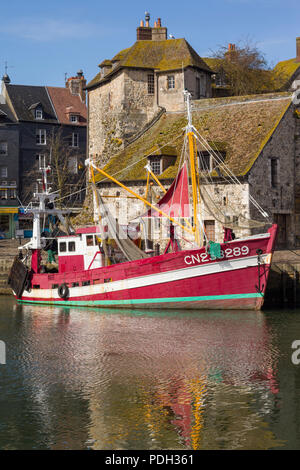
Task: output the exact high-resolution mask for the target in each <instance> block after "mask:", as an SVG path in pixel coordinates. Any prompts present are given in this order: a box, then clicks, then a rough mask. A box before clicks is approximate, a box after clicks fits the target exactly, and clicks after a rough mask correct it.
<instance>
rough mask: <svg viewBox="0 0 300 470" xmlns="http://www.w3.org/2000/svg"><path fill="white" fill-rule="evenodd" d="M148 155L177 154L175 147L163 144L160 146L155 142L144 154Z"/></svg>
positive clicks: (174, 155)
mask: <svg viewBox="0 0 300 470" xmlns="http://www.w3.org/2000/svg"><path fill="white" fill-rule="evenodd" d="M149 155H168V156H173V157H176V156H177V150H176V147H172V146H171V145H164V146H163V147H160V146H159V145H157V144H155V145H153V147H151V149H149V150H148V151H147V153H146V156H149Z"/></svg>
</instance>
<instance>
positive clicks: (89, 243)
mask: <svg viewBox="0 0 300 470" xmlns="http://www.w3.org/2000/svg"><path fill="white" fill-rule="evenodd" d="M86 244H87V246H94V237H93V235H87V236H86Z"/></svg>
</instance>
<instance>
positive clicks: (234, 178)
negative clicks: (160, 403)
mask: <svg viewBox="0 0 300 470" xmlns="http://www.w3.org/2000/svg"><path fill="white" fill-rule="evenodd" d="M199 136H200V138H201V139H202V141H203V142H204V144H203V142H202V145H204V147H205V148H206V150H207V151H208V152H209V153H210V154H211V156H212V157H213V156H215V157H216V158H215V159H216V160H217V162H218V160H219V161H220V158H219V157H218V155H217V154H216V152H214V150H213V149H211V147H210V145H209V143H208V142H207V141H206V140H205V139H204V137H202V136H201V134H200V133H199ZM198 140H199V139H198ZM219 165H220V166H221V168H222V170H223V171H225V172H226V173H227V175H228V176H229V179H230V181H231V182H234V183H236V184H239V185H240V186H242V183H241V182H240V181H239V180H238V178H237V177H236V176H235V175H234V174H233V173H232V172H231V171H230V169H229V168H227V167H226V166H225V165H224V162H223V161H220V163H219ZM249 200H250V201H251V202H252V204H253V205H254V206H255V207H256V208H257V209H258V210H259V212H260V213H261V214H262V215H263V216H264V217H265V214H266V212H265V211H264V210H263V208H262V207H261V206H260V205H259V204H258V202H257V201H256V200H255V199H254V198H253V197H252V196H251V195H250V194H249Z"/></svg>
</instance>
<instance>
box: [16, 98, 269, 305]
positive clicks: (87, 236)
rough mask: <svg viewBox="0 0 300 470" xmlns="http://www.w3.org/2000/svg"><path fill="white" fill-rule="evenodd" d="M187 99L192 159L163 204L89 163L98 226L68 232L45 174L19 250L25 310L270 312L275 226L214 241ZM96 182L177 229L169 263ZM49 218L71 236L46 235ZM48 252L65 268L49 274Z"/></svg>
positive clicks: (19, 277)
mask: <svg viewBox="0 0 300 470" xmlns="http://www.w3.org/2000/svg"><path fill="white" fill-rule="evenodd" d="M185 99H186V103H187V126H186V129H185V137H184V138H185V142H186V146H185V147H186V150H187V155H188V157H187V158H184V159H183V162H182V165H181V166H180V168H179V171H178V174H177V176H176V178H175V180H174V181H173V183H172V184H171V186H170V187H169V189H168V190H166V191H165V194H164V195H163V197H162V198H161V200H160V201H159V202H158V203H157V204H153V203H151V202H149V200H147V199H146V198H143V197H142V196H141V195H139V194H137V193H136V192H134V191H133V190H132V189H130V188H128V187H126V186H125V185H124V184H123V183H121V182H120V181H118V180H117V179H116V178H114V177H113V176H111V175H109V174H107V173H106V172H105V171H104V170H103V169H101V168H99V167H98V166H97V165H96V163H95V161H94V160H93V159H92V158H89V159H88V160H87V161H86V165H87V166H88V169H89V175H90V183H91V187H92V189H93V201H94V205H95V211H94V213H95V215H96V217H95V225H93V226H86V227H81V228H78V229H77V230H74V229H72V227H70V226H69V224H67V223H66V218H65V215H66V214H67V210H66V209H65V210H63V209H58V208H57V207H56V206H55V199H56V197H57V196H56V194H55V193H51V190H50V188H49V186H48V182H47V175H48V172H49V168H41V172H42V176H43V180H42V190H41V192H38V193H36V194H35V198H36V201H37V203H36V204H34V203H32V204H31V205H30V207H28V208H27V209H26V211H28V212H31V213H32V214H33V236H32V238H31V240H30V241H29V242H28V243H27V244H26V245H23V246H22V247H20V249H19V254H18V256H16V258H15V260H14V263H13V265H12V268H11V271H10V274H9V279H8V282H9V285H10V286H11V288H12V290H13V293H14V295H15V297H16V299H17V300H18V301H19V302H25V303H39V304H49V305H65V306H86V307H88V306H91V307H114V308H143V309H144V308H146V309H159V308H164V309H166V308H169V309H175V308H176V309H178V308H184V309H251V310H259V309H261V307H262V305H263V302H264V295H265V292H266V288H267V283H268V277H269V272H270V266H271V261H272V254H273V251H274V245H275V239H276V232H277V226H276V225H275V224H273V225H272V224H269V225H270V226H269V228H268V229H266V230H265V231H263V232H262V233H259V234H255V235H251V236H247V237H242V238H234V236H233V233H232V230H231V229H230V228H228V227H224V233H225V234H226V236H225V238H224V242H223V243H213V242H212V241H210V240H209V239H208V238H207V236H206V233H205V230H204V226H203V223H202V220H201V214H200V212H201V211H200V204H201V202H200V201H201V198H202V199H204V198H205V194H207V188H205V187H203V188H201V181H200V180H201V179H200V170H199V163H198V161H197V150H196V148H197V147H196V139H197V130H196V129H195V128H194V126H193V124H192V115H191V105H190V94H189V93H188V92H187V91H186V92H185ZM216 160H217V166H216V168H215V170H216V171H218V172H223V173H224V172H226V174H229V173H228V171H229V170H228V169H226V167H225V163H224V162H223V161H218V156H217V155H216ZM147 171H148V172H151V169H149V168H147ZM95 172H99V173H100V174H101V175H103V176H104V177H105V178H109V179H110V180H111V181H112V182H113V183H115V184H116V185H118V186H120V187H121V188H123V189H124V190H126V191H128V192H129V193H131V195H132V196H133V197H135V198H137V199H139V200H141V201H142V202H143V203H144V204H145V207H147V210H145V211H144V213H143V214H141V216H140V218H141V220H145V219H147V218H149V217H152V218H155V217H163V218H166V219H168V220H169V223H170V237H169V238H170V239H169V243H168V244H167V246H166V248H165V251H164V253H163V254H156V253H155V252H153V251H151V250H147V249H144V250H142V249H141V247H140V244H139V243H137V242H136V241H134V240H133V239H132V238H133V237H131V236H129V235H128V233H129V232H130V229H128V227H123V226H121V225H120V224H119V223H118V221H116V220H115V219H114V218H113V217H112V215H111V213H110V211H109V209H108V207H107V205H106V204H105V203H104V201H103V198H102V196H101V194H100V191H99V189H98V188H97V185H96V179H95ZM231 176H232V178H233V179H234V178H235V177H234V175H232V174H231ZM190 195H191V200H192V203H191V204H190ZM202 202H203V201H202ZM252 202H253V203H254V204H256V208H258V209H259V210H260V212H261V214H262V216H263V217H267V214H266V213H265V212H264V211H263V209H262V208H260V206H259V205H258V204H257V203H256V202H255V201H252ZM48 216H50V217H55V218H56V220H57V221H58V222H60V223H61V225H62V226H63V227H65V231H64V232H63V233H62V232H61V233H57V230H56V231H55V230H52V232H51V233H50V234H45V232H43V231H42V220H45V217H48ZM266 223H267V221H265V222H264V223H263V224H261V225H264V226H266ZM178 229H181V230H184V231H185V232H187V233H188V234H189V236H190V237H192V243H191V246H190V247H189V248H188V249H187V248H186V247H184V248H182V247H181V244H180V237H178V236H176V234H177V231H178ZM112 241H113V243H112ZM146 248H147V246H146ZM45 251H48V252H49V251H50V252H53V251H56V252H57V255H58V265H57V266H56V267H53V268H52V269H48V268H47V265H45V263H43V260H42V253H43V252H45Z"/></svg>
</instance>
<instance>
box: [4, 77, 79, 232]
mask: <svg viewBox="0 0 300 470" xmlns="http://www.w3.org/2000/svg"><path fill="white" fill-rule="evenodd" d="M85 85H86V81H85V79H84V76H83V73H82V71H79V72H78V74H77V76H75V77H70V78H69V79H68V80H67V82H66V86H65V88H63V87H47V86H25V85H14V84H12V83H11V82H10V79H9V77H8V76H7V75H6V76H4V77H3V79H2V89H1V95H0V176H1V179H0V181H1V188H0V207H1V209H0V214H1V212H2V213H3V211H4V206H5V211H6V213H7V214H9V221H8V220H7V214H6V215H5V224H2V225H5V227H2V231H3V232H4V233H5V237H7V238H10V237H12V236H15V229H16V228H18V229H19V230H23V229H24V230H25V229H27V228H31V221H30V220H27V219H26V217H25V216H24V215H22V214H21V213H20V212H19V211H18V207H20V206H21V204H23V205H27V204H28V202H29V201H31V200H32V197H33V193H34V192H35V191H37V184H38V183H37V179H38V178H40V172H39V167H40V165H41V164H44V163H45V164H46V165H49V164H52V166H54V163H53V162H51V161H50V160H51V148H50V147H51V145H52V144H51V142H52V141H51V138H52V136H55V135H58V134H59V133H61V141H62V144H63V146H62V148H63V149H67V152H65V153H64V152H62V153H63V155H61V158H62V161H63V160H64V158H68V164H67V171H68V173H69V181H68V184H69V188H68V192H69V193H71V192H72V191H75V189H74V188H77V186H78V184H79V183H80V184H83V185H84V184H85V181H84V178H83V171H84V160H85V156H86V139H87V107H86V103H85V101H86V100H85V94H86V92H85V90H84V88H85ZM66 154H67V157H66ZM81 195H82V199H83V198H84V194H83V193H81ZM2 207H3V208H2ZM9 208H10V209H9ZM9 210H11V212H10V213H9V212H7V211H9ZM18 212H19V215H18ZM2 219H3V217H2ZM2 219H1V217H0V231H1V220H2Z"/></svg>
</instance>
